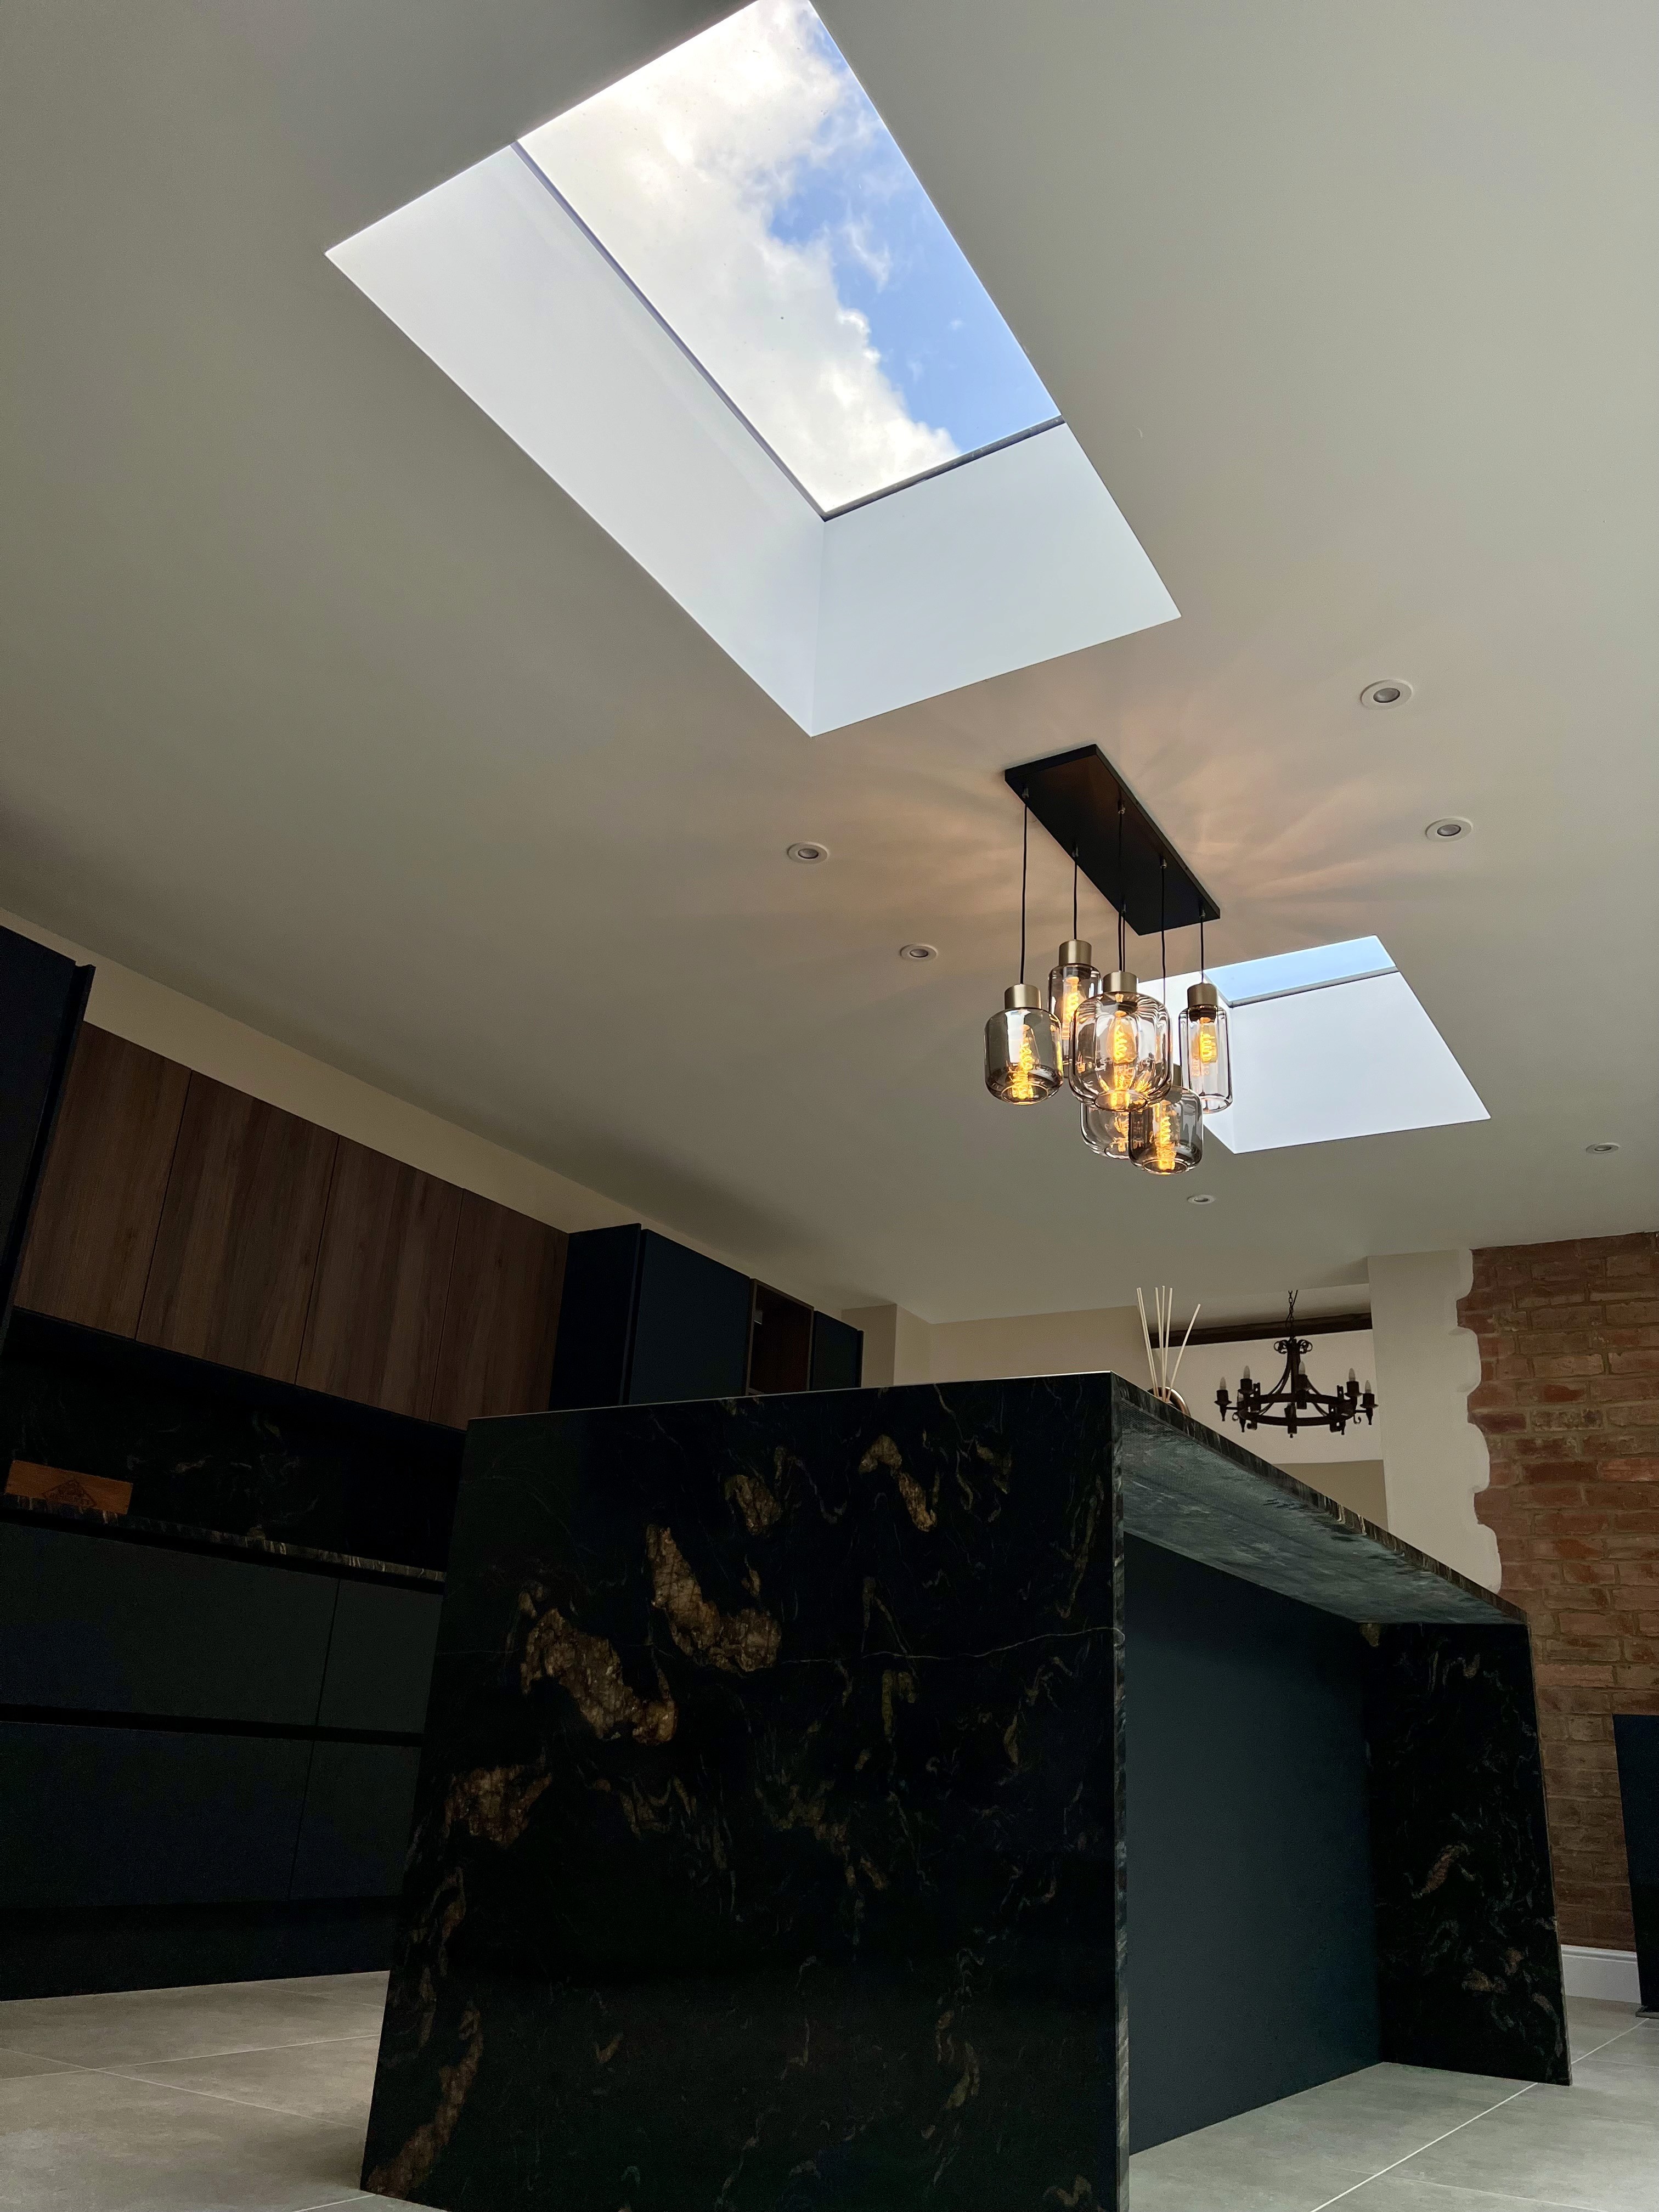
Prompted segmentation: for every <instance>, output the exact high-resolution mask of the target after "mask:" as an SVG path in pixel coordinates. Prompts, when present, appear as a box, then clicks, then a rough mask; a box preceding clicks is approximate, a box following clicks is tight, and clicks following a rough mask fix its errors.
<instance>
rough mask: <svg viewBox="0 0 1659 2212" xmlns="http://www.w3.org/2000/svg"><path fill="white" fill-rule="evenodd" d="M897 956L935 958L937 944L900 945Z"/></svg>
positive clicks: (915, 958)
mask: <svg viewBox="0 0 1659 2212" xmlns="http://www.w3.org/2000/svg"><path fill="white" fill-rule="evenodd" d="M899 958H900V959H901V960H937V959H938V958H939V947H938V945H900V947H899Z"/></svg>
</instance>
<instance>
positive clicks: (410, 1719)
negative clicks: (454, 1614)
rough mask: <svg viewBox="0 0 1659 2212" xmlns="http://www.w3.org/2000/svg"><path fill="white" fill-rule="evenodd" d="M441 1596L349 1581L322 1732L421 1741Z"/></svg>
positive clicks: (331, 1651)
mask: <svg viewBox="0 0 1659 2212" xmlns="http://www.w3.org/2000/svg"><path fill="white" fill-rule="evenodd" d="M442 1610H443V1600H442V1599H441V1598H440V1597H436V1596H434V1597H426V1596H424V1595H422V1593H421V1592H420V1591H419V1590H405V1589H383V1588H381V1587H380V1586H379V1585H378V1584H376V1583H341V1584H340V1598H339V1603H338V1604H337V1606H336V1607H335V1610H334V1634H333V1638H332V1639H331V1642H330V1644H329V1647H328V1671H327V1673H326V1674H325V1676H324V1679H323V1701H322V1705H321V1706H320V1708H319V1711H318V1714H317V1719H318V1723H319V1726H321V1727H323V1728H337V1729H366V1730H368V1732H369V1733H370V1734H372V1735H419V1734H420V1732H421V1730H422V1728H423V1727H424V1726H425V1724H426V1693H427V1688H428V1684H429V1683H430V1681H431V1680H432V1655H433V1652H434V1651H435V1650H436V1648H437V1643H438V1615H439V1614H440V1613H441V1612H442Z"/></svg>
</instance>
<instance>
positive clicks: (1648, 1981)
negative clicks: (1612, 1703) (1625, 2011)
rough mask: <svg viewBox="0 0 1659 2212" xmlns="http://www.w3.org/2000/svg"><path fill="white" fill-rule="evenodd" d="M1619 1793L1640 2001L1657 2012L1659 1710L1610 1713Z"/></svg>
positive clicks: (1658, 1983) (1658, 1963)
mask: <svg viewBox="0 0 1659 2212" xmlns="http://www.w3.org/2000/svg"><path fill="white" fill-rule="evenodd" d="M1613 1742H1614V1745H1615V1746H1616V1747H1617V1753H1618V1759H1619V1796H1620V1802H1621V1803H1622V1805H1623V1808H1624V1815H1625V1854H1626V1859H1627V1861H1628V1863H1629V1866H1630V1901H1631V1913H1632V1918H1633V1919H1634V1921H1635V1923H1636V1971H1637V1973H1638V1977H1639V1978H1640V1988H1641V1996H1642V2003H1643V2006H1644V2008H1645V2009H1646V2010H1647V2011H1649V2012H1656V2011H1659V1713H1615V1714H1614V1715H1613Z"/></svg>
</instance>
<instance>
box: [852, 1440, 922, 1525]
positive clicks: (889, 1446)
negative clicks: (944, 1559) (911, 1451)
mask: <svg viewBox="0 0 1659 2212" xmlns="http://www.w3.org/2000/svg"><path fill="white" fill-rule="evenodd" d="M878 1467H884V1468H886V1469H887V1471H888V1473H889V1474H890V1475H891V1476H892V1477H893V1479H894V1480H895V1481H896V1483H897V1484H898V1492H899V1496H900V1497H901V1498H902V1499H903V1500H904V1510H905V1511H906V1512H907V1513H908V1515H909V1516H910V1518H911V1520H912V1521H913V1522H915V1526H916V1527H917V1528H919V1529H920V1530H921V1533H922V1534H923V1535H924V1536H925V1535H926V1534H927V1532H928V1530H929V1529H930V1528H933V1527H934V1526H935V1524H936V1523H937V1522H938V1520H939V1512H938V1506H939V1481H938V1479H937V1477H936V1478H935V1479H934V1482H933V1496H932V1497H931V1498H929V1496H928V1495H927V1492H926V1491H925V1490H924V1489H923V1488H922V1486H921V1484H920V1483H919V1482H918V1481H917V1480H916V1479H915V1475H913V1474H910V1473H909V1472H908V1469H907V1468H906V1467H905V1464H904V1455H903V1454H902V1452H901V1451H900V1449H899V1448H898V1446H897V1445H896V1443H894V1442H893V1439H892V1438H891V1437H888V1436H881V1437H877V1438H876V1440H875V1442H874V1443H872V1445H871V1447H870V1449H869V1450H868V1451H867V1452H866V1454H865V1455H864V1457H863V1458H862V1459H861V1460H860V1462H859V1473H860V1474H874V1473H875V1471H876V1469H877V1468H878Z"/></svg>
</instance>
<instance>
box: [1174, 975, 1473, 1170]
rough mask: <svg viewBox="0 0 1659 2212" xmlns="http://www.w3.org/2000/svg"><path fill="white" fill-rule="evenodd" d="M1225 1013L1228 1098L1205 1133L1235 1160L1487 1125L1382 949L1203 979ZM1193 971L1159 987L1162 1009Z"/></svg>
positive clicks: (1177, 1004)
mask: <svg viewBox="0 0 1659 2212" xmlns="http://www.w3.org/2000/svg"><path fill="white" fill-rule="evenodd" d="M1209 975H1210V981H1212V983H1214V984H1215V985H1216V986H1217V987H1218V989H1219V990H1220V993H1221V995H1222V997H1223V998H1224V999H1225V1000H1226V1002H1227V1004H1228V1006H1230V1007H1231V1030H1232V1069H1233V1097H1234V1098H1235V1099H1236V1100H1237V1103H1236V1104H1235V1105H1233V1106H1231V1108H1229V1109H1228V1110H1227V1111H1226V1112H1225V1113H1222V1114H1216V1115H1211V1116H1210V1117H1209V1119H1208V1120H1207V1121H1206V1125H1205V1127H1206V1134H1211V1135H1214V1136H1216V1137H1218V1138H1219V1139H1220V1140H1221V1141H1222V1143H1223V1144H1225V1146H1227V1147H1228V1149H1229V1150H1230V1151H1231V1152H1275V1151H1279V1150H1280V1149H1282V1148H1283V1147H1284V1146H1289V1145H1317V1144H1328V1143H1331V1142H1332V1141H1334V1139H1339V1138H1343V1137H1375V1136H1383V1135H1387V1134H1389V1133H1393V1132H1395V1131H1397V1130H1401V1129H1437V1128H1443V1127H1446V1126H1447V1125H1448V1124H1449V1123H1452V1122H1457V1121H1486V1119H1487V1118H1488V1116H1487V1113H1486V1108H1485V1107H1484V1106H1483V1105H1482V1104H1481V1103H1480V1098H1479V1097H1478V1096H1477V1095H1476V1093H1475V1090H1474V1085H1472V1084H1471V1083H1470V1081H1469V1079H1468V1076H1466V1075H1465V1074H1464V1073H1463V1071H1462V1068H1461V1067H1460V1066H1458V1064H1457V1062H1456V1060H1455V1059H1454V1058H1453V1056H1452V1054H1451V1052H1450V1050H1449V1048H1448V1046H1447V1044H1446V1041H1445V1039H1444V1038H1443V1036H1441V1034H1440V1032H1439V1030H1437V1029H1436V1027H1435V1026H1434V1024H1433V1023H1432V1022H1431V1020H1430V1019H1429V1017H1428V1015H1427V1014H1426V1013H1425V1012H1424V1010H1423V1006H1422V1005H1421V1003H1420V1001H1419V999H1418V997H1417V994H1415V992H1413V989H1412V987H1411V986H1410V984H1409V983H1407V981H1406V979H1405V977H1404V976H1403V975H1401V973H1400V970H1399V969H1397V968H1396V967H1395V964H1394V962H1393V960H1392V959H1391V958H1390V957H1389V951H1388V948H1387V946H1386V945H1383V943H1382V941H1381V939H1377V938H1375V937H1362V938H1357V939H1349V940H1347V941H1346V942H1345V943H1342V944H1340V945H1314V946H1312V947H1310V949H1309V950H1308V951H1303V952H1289V953H1281V954H1279V955H1277V956H1275V957H1272V958H1270V959H1266V960H1244V961H1240V962H1237V963H1235V964H1234V965H1232V966H1231V967H1226V968H1212V969H1210V971H1209ZM1196 981H1198V975H1197V972H1196V970H1194V972H1193V973H1192V974H1191V975H1171V976H1170V978H1169V983H1168V992H1167V996H1166V995H1165V994H1164V992H1163V991H1161V990H1159V989H1158V986H1157V985H1156V984H1154V985H1152V989H1153V990H1155V991H1158V995H1159V996H1160V997H1164V998H1165V1003H1166V1004H1167V1005H1168V1006H1170V1007H1171V1009H1173V1010H1176V1011H1178V1010H1179V1009H1180V1008H1181V1007H1182V1006H1184V1005H1185V1003H1186V996H1187V986H1188V984H1189V983H1195V982H1196Z"/></svg>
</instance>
